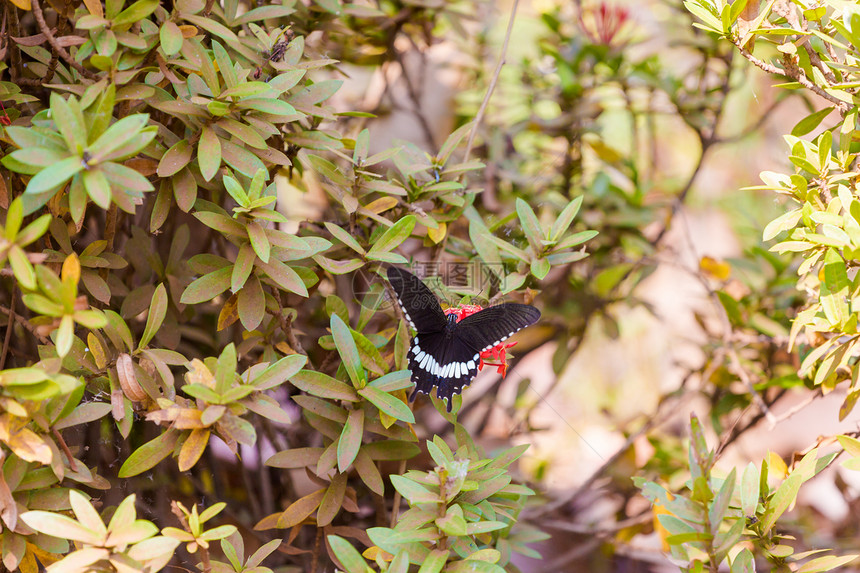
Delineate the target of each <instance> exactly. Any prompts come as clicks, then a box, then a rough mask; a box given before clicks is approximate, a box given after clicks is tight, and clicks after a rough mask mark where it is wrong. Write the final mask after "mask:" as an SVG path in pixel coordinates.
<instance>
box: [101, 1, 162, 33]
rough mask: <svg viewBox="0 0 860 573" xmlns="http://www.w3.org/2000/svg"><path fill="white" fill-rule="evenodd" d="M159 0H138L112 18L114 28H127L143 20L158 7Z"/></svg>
mask: <svg viewBox="0 0 860 573" xmlns="http://www.w3.org/2000/svg"><path fill="white" fill-rule="evenodd" d="M158 3H159V0H138V1H137V2H135V3H134V4H132V5H131V6H129V7H128V8H126V9H125V10H123V11H122V12H120V13H119V14H118V15H117V16H116V18H113V19H112V20H111V22H112V28H113V29H117V28H120V29H122V28H125V27H127V26H131V25H132V24H134V23H136V22H139V21H140V20H143V19H144V18H146V17H147V16H149V15H150V14H152V13H153V12H155V9H156V8H158Z"/></svg>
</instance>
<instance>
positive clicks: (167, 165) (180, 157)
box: [156, 139, 194, 177]
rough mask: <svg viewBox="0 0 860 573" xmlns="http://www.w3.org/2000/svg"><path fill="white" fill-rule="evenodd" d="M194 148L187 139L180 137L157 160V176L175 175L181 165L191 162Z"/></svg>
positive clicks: (180, 168)
mask: <svg viewBox="0 0 860 573" xmlns="http://www.w3.org/2000/svg"><path fill="white" fill-rule="evenodd" d="M193 153H194V149H193V148H192V147H191V145H190V144H189V143H188V140H187V139H180V140H179V141H178V142H177V143H176V144H175V145H174V146H173V147H171V148H170V149H168V150H167V151H166V152H165V153H164V155H163V156H162V157H161V161H159V162H158V170H157V171H156V173H157V174H158V176H159V177H170V176H172V175H176V174H177V173H179V171H180V170H182V168H183V167H185V166H186V165H188V164H189V163H190V162H191V158H192V155H193Z"/></svg>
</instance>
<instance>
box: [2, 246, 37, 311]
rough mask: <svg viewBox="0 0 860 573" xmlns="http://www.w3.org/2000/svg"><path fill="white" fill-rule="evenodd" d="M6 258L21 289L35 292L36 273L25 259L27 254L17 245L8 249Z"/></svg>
mask: <svg viewBox="0 0 860 573" xmlns="http://www.w3.org/2000/svg"><path fill="white" fill-rule="evenodd" d="M8 257H9V265H10V266H11V267H12V272H13V273H14V274H15V279H16V280H17V281H18V284H19V285H21V288H22V289H24V290H36V286H37V285H36V271H35V270H34V269H33V265H31V264H30V261H29V260H28V259H27V254H26V253H25V252H24V250H23V249H22V248H21V247H19V246H18V245H12V247H11V248H10V249H9V252H8ZM25 296H28V295H25ZM25 304H26V303H25ZM28 306H29V305H28ZM30 308H32V307H30ZM37 312H38V311H37Z"/></svg>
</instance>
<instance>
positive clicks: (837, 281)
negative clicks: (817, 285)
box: [820, 249, 850, 326]
mask: <svg viewBox="0 0 860 573" xmlns="http://www.w3.org/2000/svg"><path fill="white" fill-rule="evenodd" d="M849 287H850V280H849V279H848V272H847V269H846V266H845V261H843V260H842V257H840V256H839V253H838V252H837V251H836V250H835V249H827V251H826V252H825V254H824V282H823V283H822V284H821V295H820V296H821V306H822V308H823V309H824V314H825V316H826V317H827V320H829V321H830V323H831V324H832V325H834V326H839V325H842V324H844V321H845V320H847V319H848V316H849V314H850V308H849V306H848V301H847V296H848V289H849Z"/></svg>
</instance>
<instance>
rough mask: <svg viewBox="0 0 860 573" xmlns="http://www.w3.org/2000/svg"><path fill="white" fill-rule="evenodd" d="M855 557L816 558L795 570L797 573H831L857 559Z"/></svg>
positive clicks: (833, 556) (830, 556)
mask: <svg viewBox="0 0 860 573" xmlns="http://www.w3.org/2000/svg"><path fill="white" fill-rule="evenodd" d="M857 557H858V556H857V555H843V556H841V557H837V556H836V555H826V556H824V557H817V558H815V559H810V560H809V561H807V562H806V563H804V564H803V565H801V566H800V567H798V568H797V573H817V572H819V571H833V570H834V569H836V568H838V567H842V566H843V565H845V564H847V563H851V562H852V561H854V560H855V559H857Z"/></svg>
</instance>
